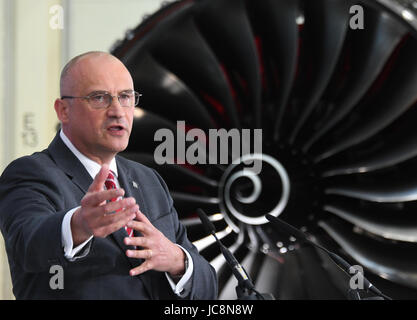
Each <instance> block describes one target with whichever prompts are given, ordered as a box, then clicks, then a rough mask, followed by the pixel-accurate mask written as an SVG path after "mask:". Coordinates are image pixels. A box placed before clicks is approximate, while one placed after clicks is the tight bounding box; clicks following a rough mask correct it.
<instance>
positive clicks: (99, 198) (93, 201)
mask: <svg viewBox="0 0 417 320" xmlns="http://www.w3.org/2000/svg"><path fill="white" fill-rule="evenodd" d="M124 194H125V191H124V189H122V188H119V189H109V190H101V191H98V192H93V193H87V194H86V195H85V196H84V198H83V199H82V200H81V206H83V207H96V206H99V205H100V204H101V203H102V202H104V201H111V200H112V199H115V198H118V197H123V196H124Z"/></svg>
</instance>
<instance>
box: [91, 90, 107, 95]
mask: <svg viewBox="0 0 417 320" xmlns="http://www.w3.org/2000/svg"><path fill="white" fill-rule="evenodd" d="M103 93H109V92H108V91H105V90H94V91H91V92H90V93H89V94H87V96H90V95H93V94H103Z"/></svg>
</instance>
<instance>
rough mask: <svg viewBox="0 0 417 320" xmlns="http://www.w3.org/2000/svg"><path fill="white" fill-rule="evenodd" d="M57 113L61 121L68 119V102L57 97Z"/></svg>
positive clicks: (55, 105)
mask: <svg viewBox="0 0 417 320" xmlns="http://www.w3.org/2000/svg"><path fill="white" fill-rule="evenodd" d="M54 108H55V112H56V115H57V117H58V119H59V121H61V123H66V122H67V121H68V104H67V103H66V102H65V101H64V100H62V99H59V98H58V99H56V100H55V103H54Z"/></svg>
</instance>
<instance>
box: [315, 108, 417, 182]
mask: <svg viewBox="0 0 417 320" xmlns="http://www.w3.org/2000/svg"><path fill="white" fill-rule="evenodd" d="M416 115H417V108H415V107H412V109H411V110H410V112H406V113H405V114H404V115H403V116H402V119H401V120H402V121H400V122H398V123H394V124H393V125H395V127H394V128H393V127H392V126H390V127H389V128H388V129H389V130H386V131H387V132H386V136H387V138H386V139H385V143H384V144H383V145H382V144H380V143H378V140H379V139H370V140H369V142H367V143H366V144H365V145H363V146H359V147H358V150H357V154H358V155H357V156H355V157H353V159H354V160H351V161H346V162H344V163H343V164H342V165H338V166H331V165H328V166H327V167H326V169H325V170H324V172H323V173H322V174H321V176H322V177H331V176H335V175H346V174H353V173H365V172H371V171H375V170H378V169H383V168H389V167H392V166H394V165H397V164H400V163H402V162H405V161H407V160H409V159H412V158H414V157H416V156H417V131H416V130H415V120H414V119H415V117H416ZM396 128H402V130H401V131H398V130H396ZM372 146H378V149H375V148H372ZM364 150H372V152H367V153H365V155H363V153H364ZM352 151H353V152H355V151H356V150H352Z"/></svg>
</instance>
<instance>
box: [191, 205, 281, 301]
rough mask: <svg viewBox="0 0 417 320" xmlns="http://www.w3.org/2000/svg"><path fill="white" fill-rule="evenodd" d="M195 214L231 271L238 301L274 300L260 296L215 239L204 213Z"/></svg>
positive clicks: (236, 262) (211, 226)
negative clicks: (213, 240)
mask: <svg viewBox="0 0 417 320" xmlns="http://www.w3.org/2000/svg"><path fill="white" fill-rule="evenodd" d="M197 214H198V216H199V217H200V220H201V222H202V224H203V227H204V229H205V231H206V232H207V233H208V234H211V235H212V236H213V237H214V239H215V240H216V242H217V244H218V245H219V247H220V251H221V252H222V254H223V256H224V258H225V259H226V263H227V265H228V266H229V267H230V268H231V269H232V273H233V275H234V276H235V278H236V279H237V282H238V284H237V286H236V294H237V297H238V300H275V299H274V297H273V295H272V294H261V293H259V292H258V291H257V290H256V289H255V286H254V285H253V282H252V280H251V278H250V277H249V275H248V273H247V272H246V270H245V269H244V268H243V266H241V265H240V263H239V262H238V261H237V260H236V258H235V257H234V255H233V254H232V253H231V252H230V250H229V249H228V248H227V247H225V246H224V244H223V243H222V242H221V241H220V240H219V238H217V235H216V228H215V227H214V225H213V223H212V222H211V221H210V220H209V218H208V217H207V215H206V214H205V212H204V211H203V210H202V209H200V208H199V209H197Z"/></svg>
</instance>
